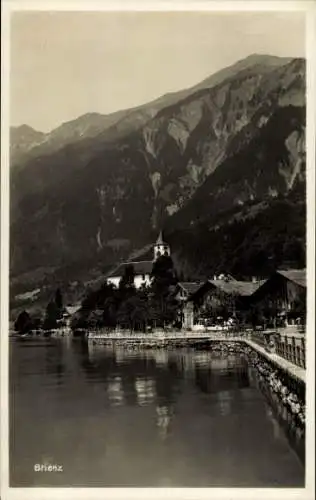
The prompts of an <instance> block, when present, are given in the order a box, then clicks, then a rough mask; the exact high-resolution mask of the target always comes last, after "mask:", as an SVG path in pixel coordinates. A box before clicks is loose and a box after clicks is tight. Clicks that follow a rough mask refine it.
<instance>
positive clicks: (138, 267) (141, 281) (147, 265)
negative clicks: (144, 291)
mask: <svg viewBox="0 0 316 500" xmlns="http://www.w3.org/2000/svg"><path fill="white" fill-rule="evenodd" d="M162 255H165V256H170V247H169V245H168V244H167V243H166V242H164V241H163V237H162V232H161V231H160V234H159V236H158V239H157V241H156V243H155V244H154V245H153V260H143V261H135V262H133V261H128V262H122V263H121V264H119V265H118V266H117V267H116V268H115V269H114V270H113V271H112V272H110V273H109V274H108V275H107V277H106V278H107V281H108V283H113V285H114V286H116V287H118V286H119V283H120V281H121V279H122V276H124V274H125V270H126V268H127V267H130V266H133V269H134V285H135V288H140V287H141V286H144V285H145V286H149V285H150V284H151V271H152V267H153V263H154V262H155V261H156V260H157V259H158V258H159V257H161V256H162Z"/></svg>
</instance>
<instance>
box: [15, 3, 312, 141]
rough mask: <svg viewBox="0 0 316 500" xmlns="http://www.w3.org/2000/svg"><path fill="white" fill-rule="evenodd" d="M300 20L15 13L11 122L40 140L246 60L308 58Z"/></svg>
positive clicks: (292, 16)
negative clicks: (81, 118) (77, 120)
mask: <svg viewBox="0 0 316 500" xmlns="http://www.w3.org/2000/svg"><path fill="white" fill-rule="evenodd" d="M304 29H305V28H304V14H303V13H299V12H292V13H291V12H288V13H286V12H283V13H276V12H237V13H232V12H228V13H218V12H203V13H202V12H172V13H171V12H104V11H103V12H56V11H55V12H47V11H46V12H38V11H37V12H36V11H33V12H21V11H20V12H14V13H12V14H11V23H10V31H11V34H10V122H11V125H15V126H17V125H22V124H28V125H30V126H32V127H33V128H35V129H36V130H40V131H43V132H48V131H50V130H51V129H53V128H55V127H57V126H59V125H60V124H61V123H63V122H66V121H69V120H72V119H74V118H77V117H78V116H80V115H82V114H85V113H89V112H98V113H103V114H107V113H111V112H114V111H117V110H119V109H126V108H130V107H133V106H137V105H140V104H143V103H146V102H149V101H151V100H153V99H156V98H157V97H159V96H161V95H163V94H166V93H167V92H172V91H177V90H181V89H184V88H188V87H191V86H193V85H195V84H197V83H198V82H200V81H201V80H203V79H204V78H206V77H208V76H210V75H211V74H213V73H215V72H216V71H218V70H219V69H222V68H224V67H226V66H229V65H231V64H234V63H235V62H236V61H238V60H240V59H243V58H244V57H247V56H248V55H250V54H253V53H258V54H271V55H277V56H286V57H305V31H304Z"/></svg>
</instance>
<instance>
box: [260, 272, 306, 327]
mask: <svg viewBox="0 0 316 500" xmlns="http://www.w3.org/2000/svg"><path fill="white" fill-rule="evenodd" d="M251 303H252V304H253V305H254V306H257V307H258V308H260V309H261V310H262V311H266V312H269V313H270V315H274V316H275V317H277V316H278V317H283V320H284V323H285V326H286V325H288V324H294V323H296V322H297V321H298V320H300V322H302V323H304V322H305V316H306V269H287V270H277V271H275V272H274V273H273V274H272V275H271V276H270V278H269V279H267V280H266V281H265V283H263V285H262V286H260V287H259V288H258V290H256V291H255V293H254V294H253V296H252V298H251Z"/></svg>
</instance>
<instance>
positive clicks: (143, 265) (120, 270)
mask: <svg viewBox="0 0 316 500" xmlns="http://www.w3.org/2000/svg"><path fill="white" fill-rule="evenodd" d="M129 266H133V268H134V273H135V275H143V274H151V271H152V268H153V262H152V260H143V261H140V262H122V264H119V265H118V266H117V267H116V268H115V269H114V270H113V271H111V272H110V273H109V274H108V275H107V278H114V277H117V276H119V277H121V276H123V275H124V273H125V270H126V268H127V267H129Z"/></svg>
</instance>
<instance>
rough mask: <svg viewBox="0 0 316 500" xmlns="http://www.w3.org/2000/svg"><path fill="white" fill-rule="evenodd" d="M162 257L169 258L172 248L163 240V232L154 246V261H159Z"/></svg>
mask: <svg viewBox="0 0 316 500" xmlns="http://www.w3.org/2000/svg"><path fill="white" fill-rule="evenodd" d="M162 255H165V256H169V255H170V247H169V245H168V244H167V243H166V242H165V241H164V240H163V236H162V231H160V233H159V236H158V238H157V241H156V243H155V245H154V260H157V259H158V258H159V257H161V256H162Z"/></svg>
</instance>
